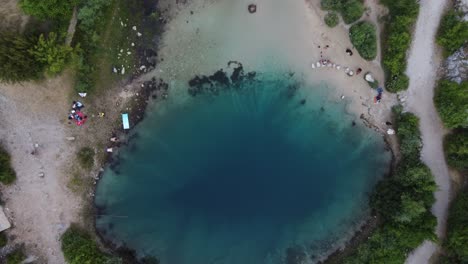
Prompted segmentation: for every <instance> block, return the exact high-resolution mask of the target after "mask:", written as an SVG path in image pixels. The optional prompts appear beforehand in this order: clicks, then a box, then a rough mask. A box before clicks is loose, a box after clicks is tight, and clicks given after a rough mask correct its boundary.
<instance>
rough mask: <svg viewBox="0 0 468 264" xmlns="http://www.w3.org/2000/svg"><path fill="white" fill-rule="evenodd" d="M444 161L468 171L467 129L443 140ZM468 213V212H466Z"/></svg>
mask: <svg viewBox="0 0 468 264" xmlns="http://www.w3.org/2000/svg"><path fill="white" fill-rule="evenodd" d="M444 150H445V159H446V160H447V163H448V164H449V165H450V166H451V167H453V168H456V169H458V170H462V171H463V170H468V129H460V130H456V131H454V133H452V134H449V135H447V136H446V137H445V140H444ZM467 212H468V211H467Z"/></svg>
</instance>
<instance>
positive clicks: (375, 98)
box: [374, 87, 383, 104]
mask: <svg viewBox="0 0 468 264" xmlns="http://www.w3.org/2000/svg"><path fill="white" fill-rule="evenodd" d="M382 93H383V89H382V87H379V88H377V96H376V97H374V103H376V104H378V103H380V100H382Z"/></svg>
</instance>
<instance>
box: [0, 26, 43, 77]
mask: <svg viewBox="0 0 468 264" xmlns="http://www.w3.org/2000/svg"><path fill="white" fill-rule="evenodd" d="M36 43H37V38H34V37H26V36H21V35H18V34H13V33H7V32H3V33H1V32H0V80H3V81H6V82H20V81H26V80H31V79H37V78H39V76H40V75H41V73H42V70H43V68H44V67H43V65H42V63H40V62H38V61H36V60H35V59H34V57H33V56H31V54H30V52H29V51H30V50H31V49H33V48H34V45H35V44H36Z"/></svg>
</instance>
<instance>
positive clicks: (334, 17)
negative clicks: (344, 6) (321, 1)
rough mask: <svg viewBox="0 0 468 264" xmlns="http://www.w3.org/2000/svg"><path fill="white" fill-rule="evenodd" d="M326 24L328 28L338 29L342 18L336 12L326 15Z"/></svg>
mask: <svg viewBox="0 0 468 264" xmlns="http://www.w3.org/2000/svg"><path fill="white" fill-rule="evenodd" d="M324 20H325V24H327V26H329V27H331V28H333V27H336V25H338V23H339V22H340V18H339V17H338V14H337V13H336V12H328V13H327V14H326V15H325V18H324Z"/></svg>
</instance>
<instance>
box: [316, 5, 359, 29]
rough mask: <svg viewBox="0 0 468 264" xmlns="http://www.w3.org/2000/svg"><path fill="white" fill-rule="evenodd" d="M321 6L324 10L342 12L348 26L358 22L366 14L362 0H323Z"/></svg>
mask: <svg viewBox="0 0 468 264" xmlns="http://www.w3.org/2000/svg"><path fill="white" fill-rule="evenodd" d="M320 5H321V7H322V9H323V10H333V11H338V12H340V14H341V16H342V17H343V21H344V22H345V23H346V24H351V23H353V22H356V21H357V20H359V19H360V18H361V16H362V13H364V5H363V3H362V0H322V1H321V2H320Z"/></svg>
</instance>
